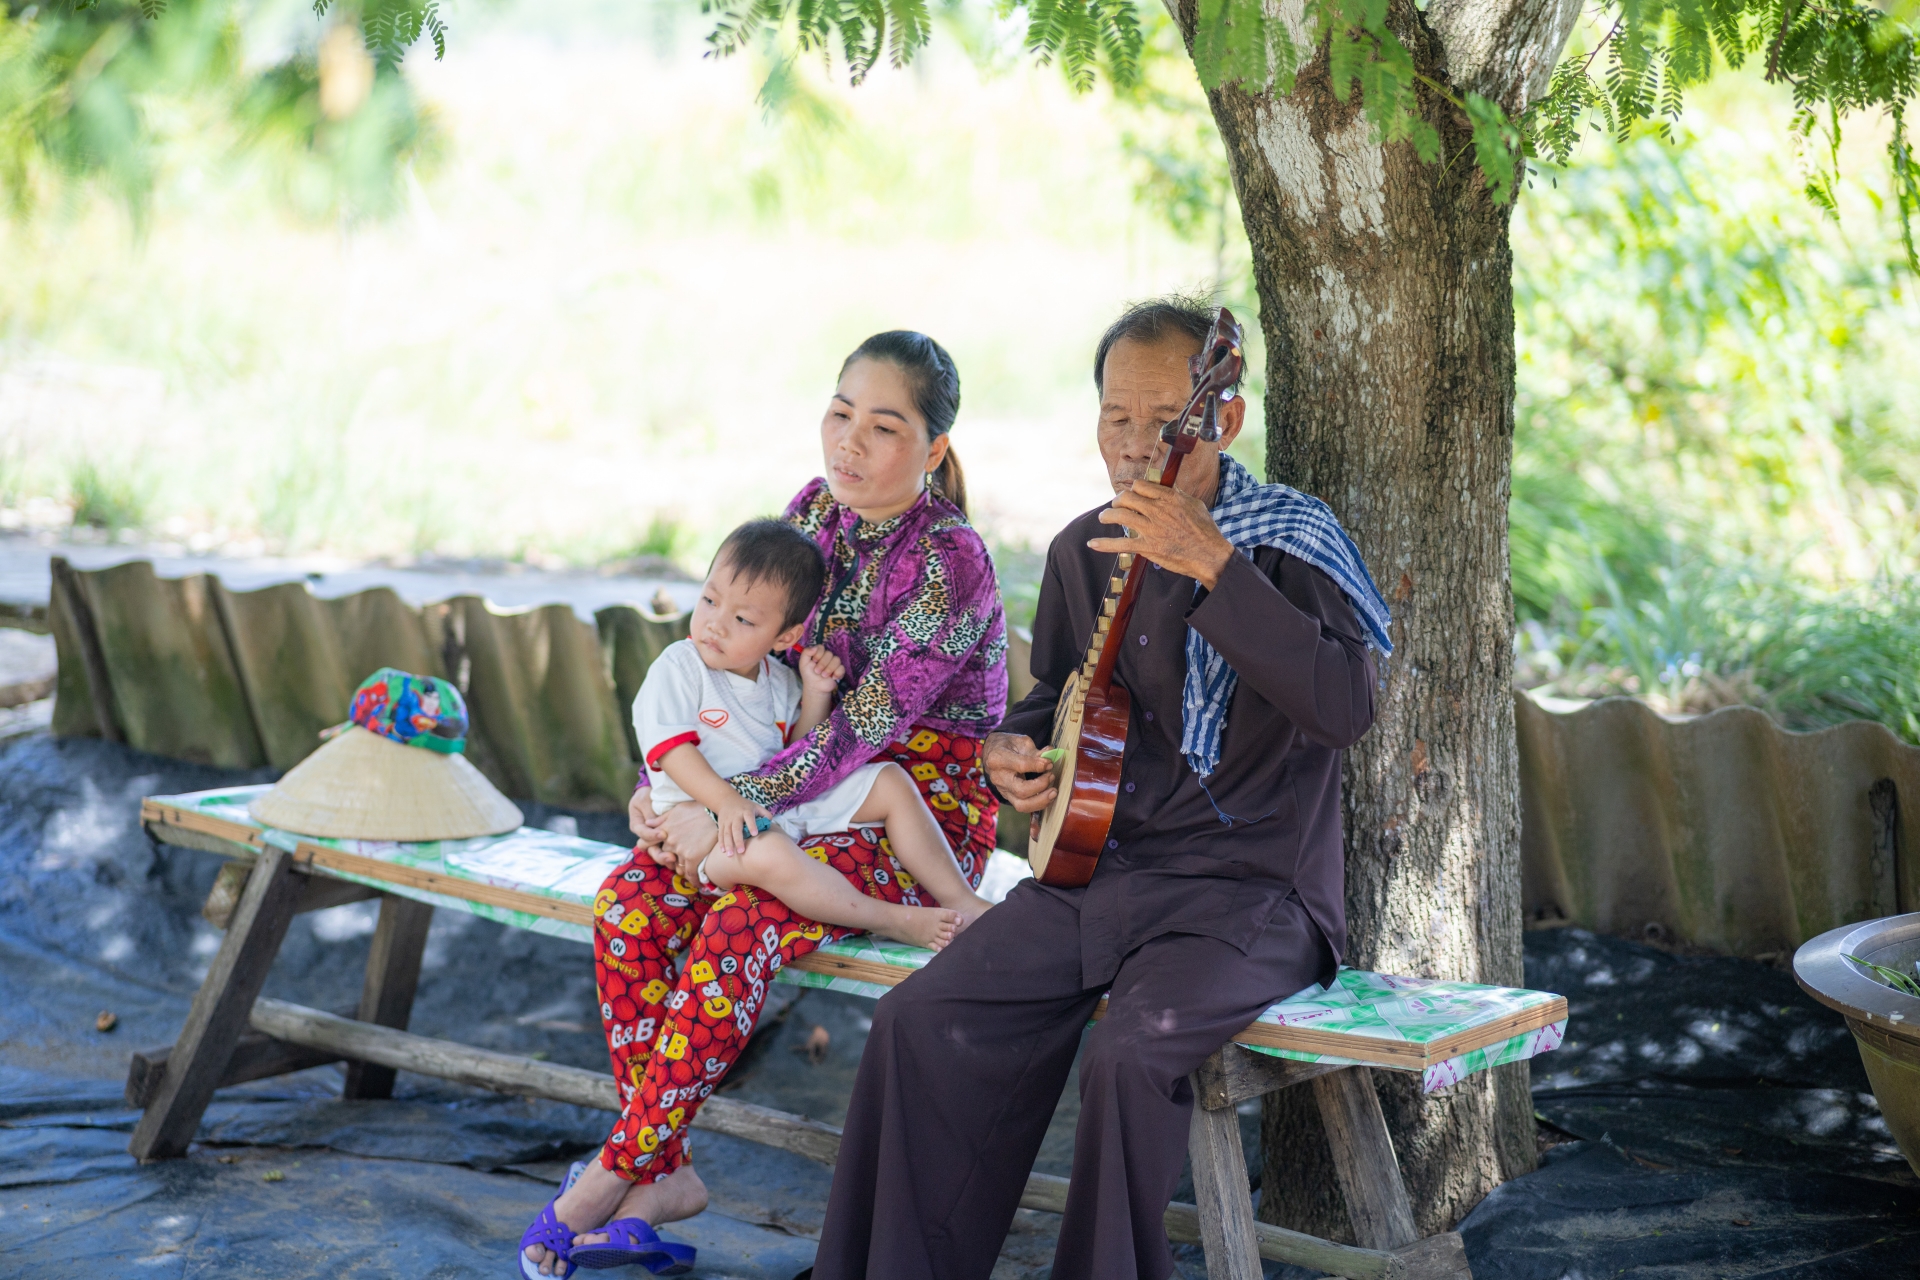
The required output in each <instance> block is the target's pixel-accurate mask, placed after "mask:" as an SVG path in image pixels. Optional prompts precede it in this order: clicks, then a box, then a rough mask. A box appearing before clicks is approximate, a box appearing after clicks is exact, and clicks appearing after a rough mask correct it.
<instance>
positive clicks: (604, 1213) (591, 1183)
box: [526, 1151, 704, 1276]
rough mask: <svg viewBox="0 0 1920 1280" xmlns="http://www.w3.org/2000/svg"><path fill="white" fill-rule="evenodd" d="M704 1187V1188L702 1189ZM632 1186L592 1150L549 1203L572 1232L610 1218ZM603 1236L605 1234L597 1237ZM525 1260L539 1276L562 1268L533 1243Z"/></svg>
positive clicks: (555, 1260)
mask: <svg viewBox="0 0 1920 1280" xmlns="http://www.w3.org/2000/svg"><path fill="white" fill-rule="evenodd" d="M703 1190H704V1189H703ZM631 1192H632V1188H631V1187H630V1186H629V1184H628V1183H627V1182H626V1181H625V1180H624V1179H622V1178H621V1177H620V1175H619V1174H617V1173H611V1172H609V1171H608V1169H607V1167H606V1166H605V1165H603V1164H601V1163H600V1153H599V1152H597V1151H596V1152H594V1154H593V1158H592V1159H591V1160H589V1161H587V1168H586V1171H585V1172H584V1173H582V1174H581V1175H580V1179H579V1181H577V1182H575V1183H574V1184H573V1185H572V1186H571V1187H569V1188H567V1191H566V1193H565V1194H564V1195H562V1196H561V1197H560V1198H559V1199H558V1200H556V1201H554V1204H553V1216H554V1217H556V1218H558V1219H560V1221H561V1222H562V1223H563V1224H565V1225H566V1226H569V1227H572V1228H574V1229H575V1230H576V1231H578V1230H581V1229H583V1228H585V1227H601V1226H605V1225H606V1224H607V1223H609V1222H611V1221H613V1214H614V1210H615V1209H617V1208H619V1207H620V1204H621V1202H622V1200H623V1199H624V1198H625V1197H626V1196H627V1195H629V1194H631ZM601 1238H602V1239H605V1237H604V1236H603V1237H601ZM526 1255H527V1261H529V1262H531V1263H533V1264H534V1265H535V1266H536V1267H538V1268H539V1269H540V1274H541V1275H543V1276H557V1275H559V1274H560V1273H561V1272H562V1271H565V1270H566V1264H565V1263H563V1262H561V1261H560V1259H559V1258H557V1257H555V1256H554V1255H553V1254H552V1253H551V1252H550V1251H549V1250H547V1249H545V1248H543V1247H542V1246H540V1245H537V1244H530V1245H528V1246H527V1248H526Z"/></svg>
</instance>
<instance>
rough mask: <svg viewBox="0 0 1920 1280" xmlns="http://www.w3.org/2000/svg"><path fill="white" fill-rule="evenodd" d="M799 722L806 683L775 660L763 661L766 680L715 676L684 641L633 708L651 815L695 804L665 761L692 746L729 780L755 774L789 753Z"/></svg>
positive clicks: (665, 657)
mask: <svg viewBox="0 0 1920 1280" xmlns="http://www.w3.org/2000/svg"><path fill="white" fill-rule="evenodd" d="M799 714H800V675H799V673H798V672H796V671H795V670H793V668H791V667H789V666H787V665H786V664H785V663H783V662H778V661H775V660H774V659H773V658H762V659H761V660H760V678H759V679H757V680H749V679H747V678H746V677H745V676H737V675H735V674H733V672H731V671H715V670H714V669H713V668H712V667H709V666H708V665H707V664H706V663H704V662H702V661H700V651H699V650H698V649H697V648H695V647H694V643H693V641H691V640H680V641H676V642H675V643H673V644H670V645H668V646H667V648H666V651H665V652H664V653H662V654H661V655H660V656H659V657H658V658H655V659H654V660H653V665H652V666H650V667H648V668H647V678H646V679H645V680H644V681H643V682H641V685H640V694H639V696H638V697H636V698H635V699H634V700H633V728H634V732H635V733H636V734H638V735H639V738H640V753H641V755H642V756H643V757H644V758H645V759H646V762H647V773H648V775H649V776H650V777H651V778H652V779H653V808H654V812H656V813H664V812H666V810H667V809H668V808H670V807H671V806H673V805H676V804H680V803H682V802H684V801H687V800H691V799H692V798H693V797H691V796H689V795H688V794H687V793H686V792H685V791H682V790H681V789H680V788H679V787H678V786H677V785H675V783H674V781H673V779H672V778H670V777H668V776H667V771H666V770H665V769H663V768H661V767H660V758H661V757H662V756H664V755H666V754H667V753H668V752H669V751H671V750H673V749H674V748H675V747H677V746H679V745H680V744H681V743H683V742H687V743H692V744H693V745H694V746H696V747H698V748H699V749H700V754H701V755H703V756H705V757H706V758H707V763H708V764H710V765H712V766H713V771H714V772H715V773H717V774H719V775H720V776H721V777H723V778H731V777H732V776H733V775H734V774H736V773H745V772H746V771H747V770H749V769H757V768H759V767H760V766H761V765H763V764H765V763H766V762H767V761H769V760H771V759H773V757H774V756H776V755H778V754H779V753H780V749H781V748H782V747H784V746H786V745H787V730H788V729H789V728H790V727H791V726H792V724H793V722H794V720H795V719H796V718H797V717H798V716H799Z"/></svg>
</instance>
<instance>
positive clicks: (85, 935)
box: [0, 736, 1074, 1280]
mask: <svg viewBox="0 0 1920 1280" xmlns="http://www.w3.org/2000/svg"><path fill="white" fill-rule="evenodd" d="M249 780H256V779H254V778H253V777H252V776H250V775H244V774H235V773H232V772H231V771H223V770H214V769H208V768H201V767H197V766H194V765H190V764H182V763H179V762H177V761H165V760H158V759H155V758H153V757H150V756H143V755H141V754H139V753H137V752H132V751H128V750H126V749H124V748H118V747H113V746H110V745H108V744H105V743H100V742H93V741H57V740H53V739H50V738H47V737H44V736H42V737H35V738H29V739H25V740H23V741H20V742H18V743H15V744H13V745H12V746H10V747H7V748H5V749H4V750H0V1275H13V1274H20V1273H27V1272H32V1273H36V1274H39V1275H43V1276H49V1277H62V1276H94V1275H118V1274H123V1273H127V1272H130V1271H133V1270H134V1269H136V1267H137V1270H138V1272H139V1273H140V1274H148V1273H152V1274H156V1275H162V1276H166V1275H180V1276H229V1275H257V1276H274V1277H278V1276H307V1275H312V1276H316V1277H317V1276H323V1275H324V1276H334V1275H369V1276H372V1275H409V1276H411V1275H422V1276H467V1275H475V1276H480V1275H492V1276H501V1275H510V1274H512V1273H513V1263H512V1251H513V1245H514V1243H515V1241H517V1239H518V1238H519V1235H520V1232H521V1230H522V1229H524V1227H525V1226H526V1224H527V1223H528V1222H529V1221H530V1220H531V1219H532V1217H533V1216H534V1214H535V1213H537V1212H538V1210H539V1207H540V1205H541V1203H542V1202H543V1201H544V1200H545V1199H546V1198H547V1197H548V1196H550V1195H551V1194H552V1192H553V1186H552V1184H553V1183H554V1182H557V1181H558V1179H559V1177H560V1176H561V1174H562V1172H563V1171H564V1169H565V1167H566V1163H567V1161H568V1160H570V1159H573V1158H578V1157H579V1156H581V1155H583V1154H584V1153H586V1152H587V1151H589V1150H591V1149H592V1148H593V1146H594V1145H595V1144H597V1143H598V1142H599V1140H600V1139H601V1138H602V1137H604V1136H605V1133H606V1130H607V1128H608V1125H609V1122H610V1119H611V1117H609V1116H607V1115H605V1114H603V1113H600V1112H594V1111H590V1110H586V1109H582V1108H576V1107H568V1106H563V1105H560V1104H557V1103H551V1102H544V1101H530V1100H526V1099H520V1098H511V1097H501V1096H498V1095H494V1094H489V1093H485V1092H482V1091H477V1090H468V1089H463V1088H460V1087H458V1086H454V1085H450V1084H447V1083H445V1082H442V1081H436V1080H430V1079H426V1078H423V1077H419V1076H414V1075H411V1074H409V1073H407V1072H402V1073H400V1077H399V1085H398V1090H397V1096H396V1098H395V1099H394V1100H393V1101H391V1102H366V1103H360V1102H346V1101H342V1100H341V1099H340V1097H339V1089H340V1074H341V1073H340V1068H339V1067H338V1066H332V1067H320V1068H316V1069H314V1070H312V1071H307V1072H302V1073H300V1074H299V1075H295V1076H288V1077H283V1078H280V1079H277V1080H270V1081H259V1082H256V1083H254V1084H250V1085H244V1086H240V1087H238V1088H234V1089H227V1090H222V1091H221V1093H220V1094H219V1095H218V1096H217V1098H216V1100H215V1102H214V1105H213V1107H212V1108H211V1109H210V1110H209V1111H208V1114H207V1118H206V1121H205V1123H204V1124H203V1126H202V1129H201V1133H200V1142H199V1145H197V1146H196V1147H195V1148H194V1151H193V1152H192V1153H191V1154H190V1155H189V1157H188V1158H186V1159H184V1160H179V1161H170V1162H165V1163H162V1164H157V1165H150V1166H146V1167H140V1166H136V1165H135V1164H134V1162H133V1161H132V1160H131V1158H130V1157H128V1156H127V1154H126V1144H127V1140H128V1136H129V1134H130V1133H131V1130H132V1127H133V1123H134V1120H135V1119H136V1115H135V1113H134V1112H132V1111H130V1110H128V1109H127V1106H126V1103H125V1102H124V1100H123V1098H122V1088H123V1084H124V1080H125V1076H126V1062H127V1056H128V1054H129V1053H130V1052H131V1051H132V1050H134V1049H136V1048H146V1047H151V1046H155V1045H161V1044H165V1043H167V1042H169V1041H170V1040H172V1039H173V1037H174V1035H175V1033H176V1032H177V1030H178V1029H179V1026H180V1024H181V1022H182V1021H183V1020H184V1019H185V1017H186V1012H187V1008H188V1005H189V1004H190V1002H191V1000H192V997H193V992H194V990H195V989H196V988H197V987H198V985H199V982H200V980H201V978H202V977H203V976H204V974H205V971H206V966H207V964H208V962H209V960H210V959H211V957H212V955H213V953H214V951H215V950H216V949H217V947H218V945H219V934H218V933H217V932H215V931H214V929H213V928H212V927H211V926H210V925H208V924H207V923H206V922H205V921H204V920H202V919H201V918H200V915H199V909H200V904H201V903H202V902H203V901H204V900H205V897H206V893H207V890H208V889H209V887H210V886H211V884H212V881H213V877H214V874H215V873H216V871H217V870H218V867H219V865H220V859H219V858H217V857H214V856H211V855H207V854H201V853H196V852H193V851H190V850H184V849H176V848H171V847H167V846H155V845H153V844H152V843H151V842H150V841H149V840H148V839H147V838H146V836H145V835H144V834H143V833H141V832H140V830H139V828H138V821H137V817H138V808H139V800H140V797H142V796H143V795H152V794H156V793H162V792H179V791H191V790H197V789H202V788H208V787H215V786H226V785H232V784H234V783H236V782H242V781H249ZM258 780H264V778H261V779H258ZM524 807H525V808H526V809H527V816H528V820H529V821H530V822H534V823H541V822H545V821H548V820H550V819H553V818H555V817H556V816H559V815H558V811H554V810H548V809H544V808H542V807H540V806H537V805H529V806H524ZM566 816H569V817H571V818H573V819H574V821H576V822H577V824H578V829H579V831H580V833H581V834H583V835H586V836H588V837H590V838H596V839H602V840H609V841H615V840H621V839H623V833H622V831H621V823H622V819H621V818H620V817H619V816H618V815H608V814H597V815H593V814H571V815H566ZM375 915H376V912H375V908H374V904H372V903H353V904H349V905H347V906H343V907H337V908H334V909H333V910H331V911H325V912H315V913H313V914H311V915H304V916H300V917H297V918H296V919H295V921H294V923H293V927H292V928H291V930H290V931H289V933H288V936H287V940H286V943H285V945H284V946H283V947H282V949H281V952H280V959H279V961H278V962H277V963H276V965H275V967H274V970H273V973H272V976H271V977H270V978H269V980H268V983H267V988H266V991H267V994H268V995H272V996H276V997H278V998H281V999H286V1000H293V1001H297V1002H299V1003H302V1004H308V1005H313V1006H316V1007H320V1008H338V1007H345V1006H350V1005H352V1004H353V1003H354V1002H355V1000H356V999H357V998H358V993H359V987H360V981H361V976H362V974H363V973H364V970H365V963H366V952H367V946H368V939H369V938H370V936H371V934H372V930H373V924H374V920H375ZM775 990H776V992H777V993H778V994H779V995H780V997H781V998H782V999H783V1000H788V1001H795V1002H794V1003H792V1004H790V1005H789V1006H788V1007H787V1008H785V1009H784V1010H781V1011H779V1012H777V1013H774V1014H771V1015H770V1016H769V1017H768V1018H767V1019H766V1020H764V1021H763V1026H762V1033H761V1034H760V1035H758V1036H756V1037H755V1040H754V1042H753V1044H752V1045H751V1046H750V1047H749V1049H748V1053H747V1055H746V1057H745V1058H743V1060H742V1062H741V1063H740V1065H739V1066H738V1067H736V1069H735V1071H734V1072H733V1074H732V1075H731V1076H730V1077H729V1081H728V1087H729V1092H730V1093H732V1094H733V1096H736V1097H739V1098H742V1099H744V1100H748V1101H753V1102H759V1103H763V1104H765V1105H769V1106H775V1107H779V1108H780V1109H782V1110H786V1111H792V1112H797V1113H801V1114H807V1115H812V1116H814V1117H816V1118H818V1119H822V1120H827V1121H829V1122H834V1123H837V1122H838V1121H839V1120H840V1119H841V1118H842V1116H843V1115H844V1111H845V1104H846V1098H847V1095H848V1092H849V1090H850V1086H851V1084H852V1079H853V1073H854V1070H855V1067H856V1066H857V1064H858V1061H859V1054H860V1049H861V1046H862V1044H863V1043H864V1039H865V1033H866V1028H867V1018H868V1011H869V1010H870V1009H871V1007H872V1006H871V1002H870V1001H866V1000H862V999H859V998H857V997H849V996H840V995H836V994H833V993H830V992H807V993H805V994H804V996H802V995H801V994H800V993H799V992H798V991H797V989H793V988H786V987H779V988H776V989H775ZM101 1010H111V1011H113V1012H114V1013H115V1014H116V1016H117V1017H118V1019H119V1021H118V1025H117V1026H116V1027H115V1028H114V1030H113V1031H111V1032H108V1033H102V1032H99V1031H96V1030H95V1029H94V1019H95V1016H96V1015H97V1014H98V1013H99V1012H100V1011H101ZM815 1028H821V1029H823V1030H824V1031H825V1033H826V1036H827V1048H826V1051H825V1053H824V1055H821V1057H820V1060H819V1061H818V1062H817V1063H816V1062H815V1061H814V1060H813V1059H812V1057H810V1056H809V1055H807V1054H806V1053H805V1052H804V1048H805V1046H806V1044H807V1042H808V1040H809V1038H810V1037H812V1036H813V1035H814V1032H815ZM412 1029H413V1030H415V1031H417V1032H420V1033H422V1034H426V1035H439V1036H445V1037H447V1038H449V1039H453V1040H458V1041H461V1042H463V1043H467V1044H475V1045H480V1046H483V1047H486V1048H492V1049H499V1050H503V1051H508V1052H514V1053H523V1054H529V1053H538V1054H543V1055H545V1056H546V1057H547V1059H548V1060H550V1061H555V1062H564V1063H567V1064H570V1065H575V1066H582V1067H588V1068H592V1069H599V1070H604V1069H605V1068H606V1062H607V1059H606V1051H605V1048H604V1046H603V1043H602V1040H601V1037H600V1031H599V1023H598V1018H597V1014H596V1012H595V1009H594V994H593V978H592V966H591V964H590V962H589V953H588V951H587V949H586V948H585V947H584V946H582V945H581V944H578V943H573V942H566V941H562V940H559V939H553V938H544V937H539V936H537V935H534V934H530V933H527V932H524V931H522V930H515V929H507V928H503V927H501V926H498V925H494V924H492V923H489V922H487V921H483V920H479V919H476V918H475V917H472V916H468V915H462V914H459V913H455V912H448V911H443V912H439V913H436V916H435V919H434V924H433V929H432V932H431V933H430V935H429V939H428V946H427V953H426V957H425V961H424V963H423V966H422V975H421V982H420V991H419V997H418V999H417V1001H416V1004H415V1008H414V1016H413V1024H412ZM1070 1098H1071V1093H1069V1099H1070ZM1061 1111H1062V1114H1061V1117H1060V1118H1059V1120H1058V1121H1057V1122H1056V1125H1055V1129H1054V1131H1053V1133H1051V1134H1050V1136H1049V1139H1048V1144H1047V1151H1046V1153H1045V1155H1044V1157H1043V1159H1042V1162H1041V1166H1040V1167H1042V1168H1043V1169H1046V1170H1047V1171H1049V1172H1058V1173H1065V1172H1066V1159H1067V1156H1068V1154H1069V1153H1070V1151H1071V1143H1072V1138H1071V1134H1072V1127H1071V1126H1072V1119H1073V1115H1074V1109H1073V1107H1072V1106H1071V1104H1070V1102H1069V1103H1068V1104H1066V1105H1063V1107H1062V1109H1061ZM695 1144H696V1148H697V1150H698V1153H699V1167H700V1168H701V1171H702V1173H703V1176H704V1177H705V1178H706V1180H707V1182H708V1186H709V1189H710V1191H711V1192H712V1206H711V1208H710V1209H709V1211H708V1212H707V1213H706V1214H703V1215H701V1217H700V1218H697V1219H695V1220H693V1221H692V1222H689V1223H685V1224H676V1225H675V1227H673V1228H671V1230H672V1231H673V1232H674V1233H675V1234H677V1235H678V1236H679V1237H680V1238H682V1239H686V1240H688V1241H690V1242H692V1243H694V1244H696V1245H698V1246H700V1248H701V1249H702V1267H701V1269H700V1273H701V1274H703V1275H708V1276H739V1277H754V1278H756V1280H758V1278H761V1277H765V1278H766V1280H788V1277H791V1276H792V1275H794V1274H795V1273H796V1272H798V1271H799V1270H801V1269H802V1268H804V1267H805V1266H807V1265H808V1264H809V1263H810V1262H811V1260H812V1256H813V1241H812V1239H811V1236H812V1235H813V1234H814V1233H815V1232H817V1230H818V1227H819V1222H820V1218H821V1214H822V1213H823V1211H824V1209H825V1204H826V1194H827V1187H828V1184H829V1180H830V1171H828V1170H826V1169H824V1168H822V1167H821V1166H819V1165H816V1164H813V1163H812V1162H811V1161H808V1160H804V1159H802V1158H800V1157H798V1156H794V1155H791V1154H789V1153H786V1152H781V1151H776V1150H773V1149H770V1148H766V1147H761V1146H758V1145H755V1144H752V1143H745V1142H738V1141H734V1140H731V1139H727V1138H724V1137H721V1136H719V1135H713V1134H705V1133H697V1134H696V1135H695ZM269 1173H279V1174H280V1175H281V1176H280V1177H279V1178H278V1179H275V1180H273V1181H268V1180H267V1178H266V1175H267V1174H269ZM1054 1221H1055V1220H1054V1219H1052V1218H1051V1217H1050V1215H1046V1214H1035V1213H1026V1212H1023V1213H1022V1214H1021V1215H1020V1221H1019V1222H1018V1223H1016V1226H1015V1231H1014V1234H1013V1235H1012V1237H1011V1238H1010V1239H1009V1241H1008V1244H1007V1248H1006V1250H1005V1252H1004V1256H1003V1261H1002V1264H1001V1267H1000V1269H999V1271H997V1272H996V1275H997V1276H999V1277H1001V1280H1022V1278H1024V1277H1029V1276H1034V1275H1036V1274H1044V1272H1045V1268H1046V1264H1047V1262H1048V1260H1049V1259H1050V1257H1051V1254H1052V1242H1053V1222H1054Z"/></svg>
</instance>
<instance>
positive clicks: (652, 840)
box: [627, 787, 667, 849]
mask: <svg viewBox="0 0 1920 1280" xmlns="http://www.w3.org/2000/svg"><path fill="white" fill-rule="evenodd" d="M627 828H628V829H629V830H630V831H632V832H633V835H634V838H635V839H636V840H638V841H639V842H640V843H641V844H642V845H643V846H645V847H646V848H648V849H651V848H654V847H655V846H656V845H658V844H659V843H660V842H661V841H662V840H664V839H666V838H667V833H666V832H665V831H662V830H661V829H660V815H659V814H657V813H655V812H654V811H653V788H652V787H641V788H640V789H639V790H638V791H636V792H634V793H633V799H631V800H629V801H627Z"/></svg>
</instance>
